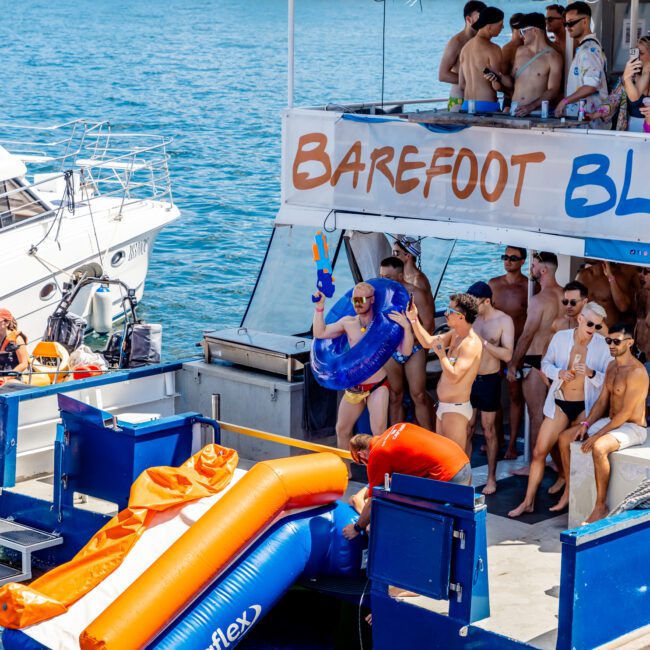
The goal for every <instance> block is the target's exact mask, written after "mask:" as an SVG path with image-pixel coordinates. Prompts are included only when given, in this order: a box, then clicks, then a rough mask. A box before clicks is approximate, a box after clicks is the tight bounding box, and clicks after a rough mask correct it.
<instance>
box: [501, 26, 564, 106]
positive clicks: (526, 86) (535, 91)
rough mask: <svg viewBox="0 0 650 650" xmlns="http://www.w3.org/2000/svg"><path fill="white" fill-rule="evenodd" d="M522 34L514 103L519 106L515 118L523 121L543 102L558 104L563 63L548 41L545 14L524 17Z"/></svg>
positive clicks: (516, 68) (515, 62)
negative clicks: (520, 118) (521, 118)
mask: <svg viewBox="0 0 650 650" xmlns="http://www.w3.org/2000/svg"><path fill="white" fill-rule="evenodd" d="M519 31H520V33H521V37H522V39H523V45H522V46H521V47H520V48H519V49H518V50H517V53H516V55H515V61H514V67H513V70H514V83H515V88H514V92H513V95H512V101H514V102H517V103H518V104H519V107H518V108H517V111H516V115H517V116H518V117H523V116H525V115H529V114H530V113H532V112H533V111H536V110H537V109H538V108H540V106H541V105H542V102H543V101H548V102H554V101H555V99H556V98H557V96H558V94H559V93H560V91H561V84H562V66H563V62H562V57H561V56H560V55H559V54H558V53H557V52H556V51H555V50H554V49H553V47H552V46H551V45H549V42H548V40H547V38H546V21H545V19H544V15H543V14H540V13H530V14H524V16H523V17H522V18H521V20H520V29H519Z"/></svg>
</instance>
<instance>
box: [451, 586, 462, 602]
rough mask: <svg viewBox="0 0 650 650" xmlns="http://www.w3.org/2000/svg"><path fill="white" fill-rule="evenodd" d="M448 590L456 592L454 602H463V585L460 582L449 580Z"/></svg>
mask: <svg viewBox="0 0 650 650" xmlns="http://www.w3.org/2000/svg"><path fill="white" fill-rule="evenodd" d="M449 591H455V592H456V602H457V603H462V602H463V586H462V585H461V584H460V582H450V583H449Z"/></svg>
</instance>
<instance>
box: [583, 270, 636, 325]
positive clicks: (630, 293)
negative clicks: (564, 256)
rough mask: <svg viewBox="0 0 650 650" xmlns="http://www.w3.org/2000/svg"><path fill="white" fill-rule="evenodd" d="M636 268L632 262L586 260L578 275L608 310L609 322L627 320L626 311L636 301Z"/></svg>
mask: <svg viewBox="0 0 650 650" xmlns="http://www.w3.org/2000/svg"><path fill="white" fill-rule="evenodd" d="M636 275H637V273H636V269H635V268H634V267H633V266H630V265H628V264H615V263H613V262H607V261H601V260H594V259H585V262H584V264H583V266H582V267H581V268H580V270H579V271H578V273H577V274H576V280H578V281H579V282H582V283H583V284H584V285H585V286H586V287H587V290H588V291H589V300H594V301H595V302H597V303H598V304H599V305H602V306H603V307H604V308H605V311H606V312H607V324H608V325H613V324H614V323H618V322H619V321H623V320H625V318H624V317H623V314H624V313H625V312H627V311H628V310H629V309H630V308H631V307H632V304H633V298H634V287H635V286H636V280H637V278H636Z"/></svg>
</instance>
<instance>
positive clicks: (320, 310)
mask: <svg viewBox="0 0 650 650" xmlns="http://www.w3.org/2000/svg"><path fill="white" fill-rule="evenodd" d="M316 311H317V312H318V313H319V314H320V313H322V312H324V311H325V307H321V308H320V309H318V307H316Z"/></svg>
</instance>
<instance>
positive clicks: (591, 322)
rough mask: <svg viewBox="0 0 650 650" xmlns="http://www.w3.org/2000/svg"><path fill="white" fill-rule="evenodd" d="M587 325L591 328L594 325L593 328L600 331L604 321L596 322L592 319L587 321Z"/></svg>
mask: <svg viewBox="0 0 650 650" xmlns="http://www.w3.org/2000/svg"><path fill="white" fill-rule="evenodd" d="M585 325H586V326H587V327H588V328H589V329H591V328H592V327H593V329H595V330H598V331H600V330H602V329H603V325H602V323H594V322H593V321H591V320H588V321H586V322H585Z"/></svg>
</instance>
